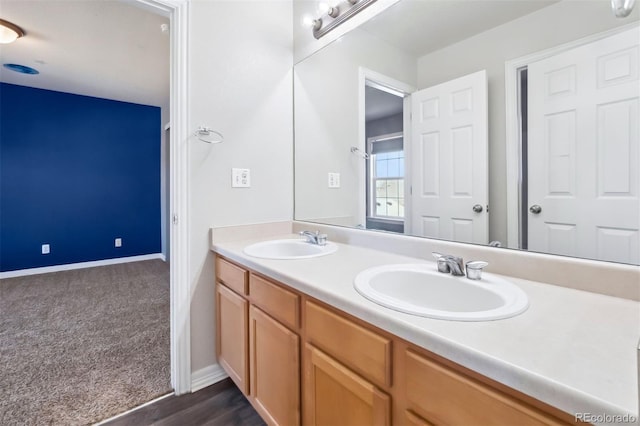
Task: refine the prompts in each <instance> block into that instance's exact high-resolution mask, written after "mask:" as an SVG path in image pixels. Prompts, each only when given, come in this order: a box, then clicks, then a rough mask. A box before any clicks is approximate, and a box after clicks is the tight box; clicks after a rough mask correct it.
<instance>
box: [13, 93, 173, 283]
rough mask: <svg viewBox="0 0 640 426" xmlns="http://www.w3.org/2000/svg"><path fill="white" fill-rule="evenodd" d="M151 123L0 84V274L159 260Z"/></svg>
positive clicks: (128, 112)
mask: <svg viewBox="0 0 640 426" xmlns="http://www.w3.org/2000/svg"><path fill="white" fill-rule="evenodd" d="M160 120H161V119H160V108H158V107H152V106H146V105H137V104H131V103H126V102H118V101H112V100H107V99H99V98H92V97H88V96H79V95H73V94H69V93H61V92H54V91H50V90H42V89H34V88H29V87H23V86H16V85H12V84H5V83H0V271H12V270H18V269H27V268H36V267H41V266H51V265H61V264H68V263H76V262H86V261H94V260H103V259H112V258H118V257H126V256H135V255H143V254H151V253H159V252H160V250H161V247H160V244H161V243H160V138H161V133H160V132H161V122H160ZM115 238H122V247H120V248H116V247H115V246H114V240H115ZM42 244H50V246H51V253H50V254H47V255H43V254H41V246H42Z"/></svg>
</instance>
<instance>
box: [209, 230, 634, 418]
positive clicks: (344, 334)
mask: <svg viewBox="0 0 640 426" xmlns="http://www.w3.org/2000/svg"><path fill="white" fill-rule="evenodd" d="M305 225H306V226H305ZM310 226H313V225H311V224H304V223H296V222H294V223H293V224H292V223H280V224H277V225H275V226H272V225H268V224H267V225H258V226H253V227H252V226H248V227H244V228H245V229H243V227H231V228H217V229H213V230H212V250H213V251H214V252H215V253H216V327H217V330H216V332H217V335H216V352H217V356H218V362H219V363H220V365H221V366H222V367H223V368H224V369H225V371H226V372H227V373H228V374H229V376H230V377H231V378H232V379H233V380H234V382H235V383H236V384H237V386H238V387H239V388H240V389H241V391H242V392H243V393H244V394H245V395H246V396H247V398H248V399H249V401H250V402H251V403H252V405H253V406H254V407H255V408H256V410H257V411H258V412H259V413H260V415H261V416H262V417H263V419H264V420H265V421H266V422H267V423H268V424H279V425H294V424H354V425H355V424H358V425H364V424H366V425H369V424H371V425H373V424H398V425H400V424H415V425H429V424H450V425H489V424H504V425H525V424H570V423H575V421H576V419H578V420H584V421H586V422H590V423H597V424H615V423H620V422H622V421H623V420H624V419H627V420H634V419H635V420H634V421H637V415H638V414H637V413H638V396H637V344H638V335H637V334H638V333H637V331H638V319H639V318H640V310H639V308H638V303H637V301H633V300H628V299H624V298H620V297H611V296H607V295H602V294H595V293H591V292H587V291H580V290H576V289H571V288H567V287H564V286H560V285H550V284H545V283H540V282H536V281H532V280H531V278H529V279H522V278H519V277H515V276H505V275H501V274H498V273H496V272H502V271H503V270H506V269H505V268H504V267H503V268H500V267H499V265H495V266H494V264H495V263H499V262H495V259H491V262H490V263H491V264H490V265H489V266H488V267H487V268H486V269H489V270H491V271H496V272H482V274H481V276H480V279H469V278H468V277H466V276H464V275H461V276H455V275H453V274H451V273H450V272H451V268H450V269H448V271H449V272H448V273H447V269H446V268H445V267H444V265H446V266H449V265H447V263H448V262H445V261H444V259H443V258H442V257H443V256H446V255H441V254H439V253H437V254H436V257H437V259H435V260H436V261H435V262H434V261H432V260H431V259H432V258H431V251H438V252H444V253H453V254H456V255H457V254H464V255H465V257H467V260H472V259H473V258H469V256H475V255H477V254H476V253H471V254H469V253H468V252H465V248H463V245H461V244H458V246H459V250H460V251H461V252H460V253H458V252H456V251H454V250H455V249H456V244H455V243H442V242H433V241H431V242H429V240H424V239H415V241H411V240H409V241H407V240H406V239H405V240H404V243H401V244H407V246H405V247H400V246H398V241H400V240H397V239H394V237H392V236H386V235H383V234H380V235H375V236H372V235H371V233H366V232H362V231H358V230H346V229H340V228H338V227H329V226H326V227H323V228H324V229H323V231H322V232H326V233H328V234H329V239H328V241H326V244H325V241H324V240H322V238H321V237H322V235H319V234H309V235H307V236H306V237H304V236H303V237H300V236H299V235H297V233H298V232H299V231H301V230H303V229H309V227H310ZM294 232H295V233H294ZM318 238H321V240H320V244H318ZM430 244H431V245H430ZM443 244H444V246H443ZM380 247H385V248H387V250H380V249H379V248H380ZM416 249H417V250H419V251H416ZM473 250H482V248H475V249H472V251H473ZM392 251H393V252H392ZM406 252H412V253H416V255H415V257H414V256H407V255H403V254H401V253H406ZM512 255H514V254H512ZM451 259H455V257H453V256H449V257H447V260H448V261H451ZM476 259H479V257H476ZM439 260H440V262H438V261H439ZM530 261H531V262H534V263H538V266H539V267H541V268H544V267H546V266H548V265H547V264H546V263H545V262H544V261H536V259H535V257H533V258H532V259H531V260H530ZM505 262H511V263H513V264H517V263H518V262H519V260H517V259H516V260H515V261H513V260H511V261H510V260H509V259H508V255H507V258H505ZM459 263H461V262H459ZM461 264H462V265H463V266H464V265H466V264H464V263H461ZM438 266H440V270H441V271H439V270H438V269H439V268H438ZM492 266H493V268H492ZM451 267H453V268H455V265H451ZM570 270H571V268H569V269H567V271H570ZM458 272H460V271H458ZM474 272H475V271H474ZM632 272H633V271H632ZM463 274H464V272H463ZM468 275H469V276H470V277H472V278H477V275H476V274H475V273H474V274H468ZM541 276H542V277H544V274H543V273H542V274H541ZM630 276H633V274H632V275H630ZM634 416H635V417H634Z"/></svg>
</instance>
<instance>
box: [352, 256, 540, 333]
mask: <svg viewBox="0 0 640 426" xmlns="http://www.w3.org/2000/svg"><path fill="white" fill-rule="evenodd" d="M435 268H436V266H435V264H434V265H430V264H401V265H384V266H377V267H374V268H369V269H365V270H364V271H362V272H360V273H359V274H358V275H357V276H356V278H355V281H354V285H355V288H356V290H357V291H358V293H360V294H361V295H363V296H364V297H366V298H367V299H369V300H371V301H373V302H375V303H377V304H379V305H382V306H385V307H387V308H391V309H394V310H396V311H400V312H405V313H408V314H413V315H420V316H424V317H429V318H438V319H446V320H454V321H488V320H497V319H503V318H509V317H512V316H515V315H518V314H520V313H522V312H524V311H525V310H526V309H527V307H528V306H529V301H528V298H527V295H526V294H525V293H524V292H523V291H522V290H520V288H519V287H517V286H516V285H515V284H513V283H511V282H509V281H506V280H504V279H502V278H500V277H497V276H495V275H492V274H489V273H486V272H485V273H483V274H482V280H479V281H474V280H470V279H468V278H466V277H454V276H453V275H450V274H443V273H440V272H438V271H437V270H436V269H435Z"/></svg>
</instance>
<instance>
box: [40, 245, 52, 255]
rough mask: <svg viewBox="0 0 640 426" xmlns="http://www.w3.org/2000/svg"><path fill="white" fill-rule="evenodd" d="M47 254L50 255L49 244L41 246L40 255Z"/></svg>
mask: <svg viewBox="0 0 640 426" xmlns="http://www.w3.org/2000/svg"><path fill="white" fill-rule="evenodd" d="M49 253H51V248H50V247H49V244H43V245H42V254H49Z"/></svg>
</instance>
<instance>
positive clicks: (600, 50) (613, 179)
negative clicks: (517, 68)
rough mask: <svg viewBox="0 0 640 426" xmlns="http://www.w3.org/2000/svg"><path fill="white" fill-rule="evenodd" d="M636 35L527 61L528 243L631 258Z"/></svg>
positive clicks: (637, 159) (635, 221) (637, 216)
mask: <svg viewBox="0 0 640 426" xmlns="http://www.w3.org/2000/svg"><path fill="white" fill-rule="evenodd" d="M639 40H640V30H639V29H638V28H635V29H632V30H628V31H625V32H623V33H620V34H616V35H613V36H610V37H607V38H605V39H602V40H599V41H596V42H593V43H590V44H587V45H584V46H581V47H578V48H575V49H571V50H569V51H566V52H563V53H560V54H558V55H555V56H552V57H549V58H547V59H544V60H541V61H538V62H535V63H533V64H530V65H529V67H528V85H529V86H528V87H529V88H528V93H529V100H528V115H529V120H528V123H529V135H528V140H529V143H528V147H529V148H528V156H529V159H528V165H529V166H528V167H529V176H528V181H529V185H528V190H529V195H528V197H529V206H530V212H529V213H528V229H529V232H528V239H529V249H530V250H535V251H541V252H548V253H555V254H564V255H569V256H577V257H585V258H590V259H599V260H609V261H616V262H624V263H636V264H637V263H639V262H640V255H639V250H638V249H639V246H640V244H639V242H640V239H639V234H638V228H639V221H640V208H639V203H638V190H639V179H640V176H639V174H638V165H639V164H640V151H639V150H638V113H639V111H638V97H639V95H640V87H639V85H638V53H639V52H638V44H639V43H638V41H639ZM536 212H537V213H536Z"/></svg>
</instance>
